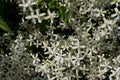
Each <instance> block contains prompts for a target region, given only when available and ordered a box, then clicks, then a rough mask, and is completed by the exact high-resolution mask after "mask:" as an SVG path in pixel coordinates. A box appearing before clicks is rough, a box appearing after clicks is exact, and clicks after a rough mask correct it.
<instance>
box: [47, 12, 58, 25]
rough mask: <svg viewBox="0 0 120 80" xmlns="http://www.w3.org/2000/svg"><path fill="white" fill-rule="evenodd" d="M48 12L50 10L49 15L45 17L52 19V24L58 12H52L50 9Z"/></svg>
mask: <svg viewBox="0 0 120 80" xmlns="http://www.w3.org/2000/svg"><path fill="white" fill-rule="evenodd" d="M47 12H48V16H47V17H45V19H50V21H51V24H53V20H54V18H55V17H57V14H56V13H55V12H52V13H51V12H50V10H47Z"/></svg>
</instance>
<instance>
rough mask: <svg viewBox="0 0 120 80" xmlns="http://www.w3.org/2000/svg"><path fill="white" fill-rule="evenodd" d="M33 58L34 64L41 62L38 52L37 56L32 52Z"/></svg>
mask: <svg viewBox="0 0 120 80" xmlns="http://www.w3.org/2000/svg"><path fill="white" fill-rule="evenodd" d="M31 56H32V58H33V64H34V65H35V64H36V63H39V62H40V59H39V58H38V53H36V54H35V56H34V55H33V54H31Z"/></svg>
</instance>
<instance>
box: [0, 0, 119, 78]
mask: <svg viewBox="0 0 120 80" xmlns="http://www.w3.org/2000/svg"><path fill="white" fill-rule="evenodd" d="M16 2H17V4H18V5H19V7H20V8H21V15H22V19H21V23H20V28H21V30H26V31H25V32H24V31H20V33H19V35H17V37H16V40H12V41H14V42H12V41H11V42H12V43H11V48H10V51H11V52H10V53H9V54H6V55H0V79H1V80H9V79H10V80H14V79H18V80H120V23H119V22H120V19H119V18H120V11H119V10H120V9H119V7H120V6H119V5H120V0H73V1H72V0H19V1H16Z"/></svg>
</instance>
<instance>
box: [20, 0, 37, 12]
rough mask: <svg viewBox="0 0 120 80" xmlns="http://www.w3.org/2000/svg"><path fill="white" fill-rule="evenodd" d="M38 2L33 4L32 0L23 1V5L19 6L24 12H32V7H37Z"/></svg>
mask: <svg viewBox="0 0 120 80" xmlns="http://www.w3.org/2000/svg"><path fill="white" fill-rule="evenodd" d="M36 4H37V1H35V2H32V0H27V1H26V0H22V4H19V6H20V7H23V12H26V9H27V8H29V10H32V6H33V5H36Z"/></svg>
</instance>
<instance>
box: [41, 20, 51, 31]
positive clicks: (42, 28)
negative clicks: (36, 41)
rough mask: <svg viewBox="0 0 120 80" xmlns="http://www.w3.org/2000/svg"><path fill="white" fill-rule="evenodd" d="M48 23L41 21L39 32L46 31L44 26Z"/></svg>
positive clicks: (47, 21)
mask: <svg viewBox="0 0 120 80" xmlns="http://www.w3.org/2000/svg"><path fill="white" fill-rule="evenodd" d="M49 24H50V22H49V20H43V21H42V23H40V25H39V26H40V31H41V32H44V31H45V30H46V25H49Z"/></svg>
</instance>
